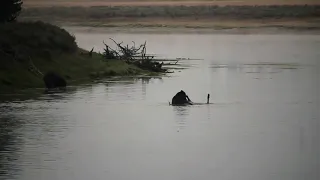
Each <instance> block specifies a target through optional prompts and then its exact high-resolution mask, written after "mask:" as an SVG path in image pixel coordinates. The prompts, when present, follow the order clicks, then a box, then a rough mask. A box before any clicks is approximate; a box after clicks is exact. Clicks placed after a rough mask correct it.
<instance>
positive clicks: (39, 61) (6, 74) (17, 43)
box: [0, 22, 150, 91]
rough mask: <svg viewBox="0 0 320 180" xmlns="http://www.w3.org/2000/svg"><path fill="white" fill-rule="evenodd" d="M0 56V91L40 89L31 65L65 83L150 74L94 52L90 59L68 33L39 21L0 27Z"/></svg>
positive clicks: (39, 79)
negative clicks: (54, 73) (52, 73)
mask: <svg viewBox="0 0 320 180" xmlns="http://www.w3.org/2000/svg"><path fill="white" fill-rule="evenodd" d="M0 56H1V58H0V64H1V66H0V91H8V90H19V89H24V88H43V87H44V83H43V80H42V76H41V74H40V75H39V74H37V73H34V72H35V71H31V70H30V68H31V67H34V66H35V67H36V69H38V70H40V71H41V72H42V73H43V74H44V73H46V72H48V71H55V72H57V73H59V74H61V75H62V76H63V77H64V78H65V79H66V80H67V82H68V84H76V83H79V82H81V81H83V80H88V79H93V78H99V77H106V76H124V75H137V74H143V73H150V72H147V71H143V70H141V69H139V68H137V67H135V66H133V65H128V64H126V63H125V62H123V61H120V60H105V59H104V58H103V57H102V56H101V55H99V54H97V53H93V55H92V57H89V55H88V52H87V51H85V50H83V49H80V48H78V46H77V44H76V42H75V38H74V37H73V36H71V35H70V34H69V33H68V32H67V31H65V30H64V29H61V28H59V27H57V26H53V25H50V24H45V23H42V22H35V23H9V24H2V25H0ZM33 65H34V66H33Z"/></svg>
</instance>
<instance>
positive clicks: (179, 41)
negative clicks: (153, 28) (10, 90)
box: [0, 33, 320, 180]
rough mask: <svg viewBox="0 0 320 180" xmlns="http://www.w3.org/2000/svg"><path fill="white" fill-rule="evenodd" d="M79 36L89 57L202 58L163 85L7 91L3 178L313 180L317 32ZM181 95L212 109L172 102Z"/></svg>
mask: <svg viewBox="0 0 320 180" xmlns="http://www.w3.org/2000/svg"><path fill="white" fill-rule="evenodd" d="M75 35H76V37H77V40H78V44H79V45H80V46H81V47H83V48H86V49H91V48H92V47H95V49H96V50H98V51H101V50H102V48H103V44H102V40H105V41H106V42H108V43H111V41H110V40H108V38H110V37H112V38H115V39H116V40H117V41H124V43H130V42H131V41H136V43H142V42H143V41H145V40H146V41H147V47H148V49H147V51H148V52H149V53H154V54H158V55H160V56H162V57H165V58H176V57H190V58H197V59H203V60H189V61H183V62H182V61H181V62H182V63H183V64H184V66H183V67H186V69H183V70H175V73H173V74H170V76H169V77H162V78H141V79H138V78H125V79H118V78H113V79H108V80H101V81H98V82H97V83H94V84H87V85H82V86H77V87H70V88H69V89H70V90H69V92H68V93H65V94H51V95H41V96H40V97H37V98H26V99H22V98H21V96H19V95H16V96H13V97H12V98H11V99H13V100H12V101H7V99H8V96H6V97H4V96H3V95H2V99H6V100H3V101H1V102H0V122H1V127H0V143H1V144H0V179H14V180H38V179H39V180H40V179H41V180H42V179H43V180H89V179H90V180H105V179H110V180H126V179H128V180H129V179H130V180H149V179H153V180H164V179H166V180H196V179H197V180H208V179H214V180H302V179H303V180H318V179H319V177H320V171H319V169H320V141H319V138H320V122H319V120H320V113H319V110H320V105H319V102H320V62H319V61H320V59H319V58H320V51H319V50H320V36H311V35H310V36H309V35H303V36H301V35H195V34H194V35H190V34H189V35H155V34H153V35H147V34H139V35H138V34H94V33H75ZM259 63H264V64H262V65H261V64H260V65H259ZM266 63H267V64H266ZM277 63H278V64H277ZM179 71H180V72H179ZM181 89H183V90H185V91H186V92H187V94H188V95H189V97H190V98H191V100H193V101H194V102H206V95H207V93H210V94H211V102H212V103H214V104H210V105H197V106H189V107H172V106H169V105H168V101H170V100H171V98H172V96H173V95H174V94H175V93H176V92H178V91H180V90H181Z"/></svg>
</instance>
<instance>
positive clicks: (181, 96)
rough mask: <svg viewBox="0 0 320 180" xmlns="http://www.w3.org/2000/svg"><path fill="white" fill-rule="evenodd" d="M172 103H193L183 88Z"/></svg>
mask: <svg viewBox="0 0 320 180" xmlns="http://www.w3.org/2000/svg"><path fill="white" fill-rule="evenodd" d="M171 104H172V105H186V104H191V105H192V101H191V100H190V99H189V97H188V96H187V94H186V93H185V92H184V91H182V90H181V91H180V92H178V93H177V94H176V95H175V96H174V97H173V98H172V103H171Z"/></svg>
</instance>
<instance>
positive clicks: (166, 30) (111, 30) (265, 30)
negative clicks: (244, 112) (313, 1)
mask: <svg viewBox="0 0 320 180" xmlns="http://www.w3.org/2000/svg"><path fill="white" fill-rule="evenodd" d="M62 27H63V28H64V29H66V30H67V31H69V32H71V33H108V34H119V33H126V34H277V35H279V34H299V35H303V34H306V35H320V28H317V29H308V28H292V29H288V28H277V27H260V28H259V27H257V28H230V29H209V28H183V27H182V28H170V27H154V28H152V27H140V28H136V27H132V28H124V27H108V28H106V27H90V26H62Z"/></svg>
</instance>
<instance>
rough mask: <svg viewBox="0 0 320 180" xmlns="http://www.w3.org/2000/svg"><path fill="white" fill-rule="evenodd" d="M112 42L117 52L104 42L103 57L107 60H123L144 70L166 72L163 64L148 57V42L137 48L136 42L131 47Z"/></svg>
mask: <svg viewBox="0 0 320 180" xmlns="http://www.w3.org/2000/svg"><path fill="white" fill-rule="evenodd" d="M110 39H111V38H110ZM111 40H112V41H113V42H114V43H115V44H116V45H117V50H114V49H112V48H111V47H110V46H108V45H107V44H106V43H104V42H103V44H104V45H105V48H104V52H103V56H104V58H105V59H117V60H123V61H125V62H126V63H128V64H134V65H136V66H137V67H139V68H141V69H144V70H150V71H153V72H166V69H163V68H162V65H163V63H159V62H154V61H152V60H153V58H154V56H148V55H146V52H147V48H146V44H147V42H144V43H143V44H141V45H139V46H138V47H136V44H135V42H134V41H132V43H133V45H132V46H131V47H129V45H122V44H123V42H121V43H117V42H116V41H115V40H113V39H111Z"/></svg>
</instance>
